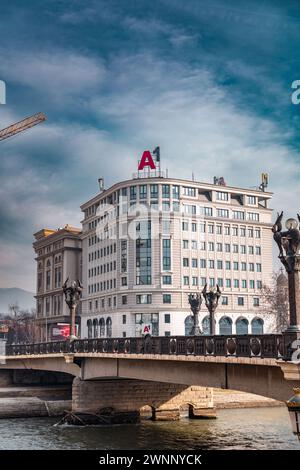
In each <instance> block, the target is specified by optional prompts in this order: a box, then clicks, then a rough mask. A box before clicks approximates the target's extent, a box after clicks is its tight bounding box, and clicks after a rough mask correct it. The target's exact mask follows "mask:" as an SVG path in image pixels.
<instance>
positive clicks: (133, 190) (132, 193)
mask: <svg viewBox="0 0 300 470" xmlns="http://www.w3.org/2000/svg"><path fill="white" fill-rule="evenodd" d="M130 199H131V200H133V199H136V186H130Z"/></svg>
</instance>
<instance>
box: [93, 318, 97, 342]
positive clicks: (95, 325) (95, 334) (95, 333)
mask: <svg viewBox="0 0 300 470" xmlns="http://www.w3.org/2000/svg"><path fill="white" fill-rule="evenodd" d="M93 336H94V338H98V320H97V318H94V320H93Z"/></svg>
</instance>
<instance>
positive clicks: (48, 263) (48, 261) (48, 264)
mask: <svg viewBox="0 0 300 470" xmlns="http://www.w3.org/2000/svg"><path fill="white" fill-rule="evenodd" d="M46 266H47V268H49V266H51V261H50V259H48V260H47V263H46Z"/></svg>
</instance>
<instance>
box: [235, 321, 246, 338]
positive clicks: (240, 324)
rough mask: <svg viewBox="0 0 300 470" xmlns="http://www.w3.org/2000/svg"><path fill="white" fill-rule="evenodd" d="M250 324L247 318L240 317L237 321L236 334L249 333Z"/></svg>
mask: <svg viewBox="0 0 300 470" xmlns="http://www.w3.org/2000/svg"><path fill="white" fill-rule="evenodd" d="M248 325H249V322H248V320H247V319H246V318H238V319H237V321H236V323H235V328H236V334H237V335H247V334H248Z"/></svg>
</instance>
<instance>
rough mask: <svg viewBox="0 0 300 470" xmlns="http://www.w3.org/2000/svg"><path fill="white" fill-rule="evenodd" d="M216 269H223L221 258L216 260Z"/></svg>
mask: <svg viewBox="0 0 300 470" xmlns="http://www.w3.org/2000/svg"><path fill="white" fill-rule="evenodd" d="M217 269H223V261H222V260H221V259H218V260H217Z"/></svg>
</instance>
